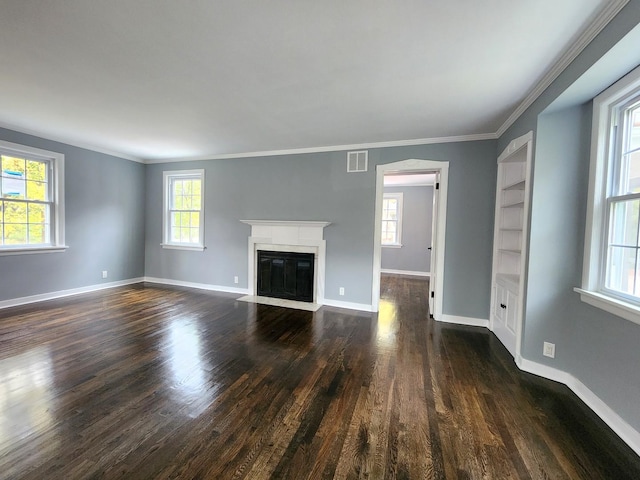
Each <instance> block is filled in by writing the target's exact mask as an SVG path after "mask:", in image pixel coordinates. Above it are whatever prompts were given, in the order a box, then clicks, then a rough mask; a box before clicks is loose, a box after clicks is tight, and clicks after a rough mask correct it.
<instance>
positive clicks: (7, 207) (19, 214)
mask: <svg viewBox="0 0 640 480" xmlns="http://www.w3.org/2000/svg"><path fill="white" fill-rule="evenodd" d="M4 222H5V223H27V204H26V203H22V202H4Z"/></svg>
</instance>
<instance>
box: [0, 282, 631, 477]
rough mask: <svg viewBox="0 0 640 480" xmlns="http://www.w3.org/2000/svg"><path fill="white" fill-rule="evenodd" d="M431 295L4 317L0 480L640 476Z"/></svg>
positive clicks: (618, 446) (150, 300)
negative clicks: (373, 302) (439, 310)
mask: <svg viewBox="0 0 640 480" xmlns="http://www.w3.org/2000/svg"><path fill="white" fill-rule="evenodd" d="M426 291H427V289H426V282H425V281H424V280H420V279H410V278H399V277H383V281H382V297H383V301H382V303H381V311H380V313H379V315H374V314H366V313H358V312H353V311H348V310H341V309H335V308H329V307H323V308H322V309H320V310H319V311H318V312H316V313H309V312H303V311H296V310H288V309H283V308H279V307H268V306H260V305H254V304H247V303H242V302H236V301H235V300H234V298H235V297H234V296H233V295H226V294H216V293H211V292H205V291H198V290H188V289H182V288H170V287H161V286H156V285H150V284H140V285H136V286H131V287H123V288H117V289H112V290H108V291H103V292H97V293H93V294H86V295H81V296H75V297H70V298H67V299H61V300H56V301H49V302H43V303H38V304H33V305H27V306H22V307H16V308H11V309H5V310H0V408H1V412H2V418H1V420H0V477H1V478H7V479H9V478H11V479H49V478H52V479H80V478H82V479H85V478H108V479H111V478H126V479H151V478H158V479H163V478H180V479H183V478H184V479H189V478H198V479H240V478H246V479H252V480H254V479H268V478H274V479H281V478H282V479H285V478H287V479H296V480H298V479H304V478H345V479H356V478H369V479H383V478H398V479H421V478H448V479H479V478H489V479H506V478H526V479H528V478H531V479H538V478H554V479H555V478H571V479H574V478H583V479H600V478H606V479H625V478H628V479H638V478H640V458H639V457H637V456H636V455H635V454H634V453H633V452H632V451H631V450H630V449H629V448H628V447H627V446H626V445H624V444H623V443H622V442H621V441H620V440H619V439H618V438H617V437H616V436H615V435H614V434H613V433H612V432H611V431H610V430H609V429H608V428H607V427H606V426H605V425H604V424H603V423H602V422H601V421H600V420H599V419H598V418H597V417H596V416H595V415H594V414H593V413H592V412H591V411H590V410H588V409H587V408H586V407H585V406H584V405H583V404H582V403H581V402H580V401H579V400H577V398H576V397H575V396H574V395H573V394H572V393H571V392H569V390H568V389H566V388H565V387H563V386H560V385H557V384H554V383H553V382H549V381H546V380H543V379H540V378H537V377H534V376H532V375H528V374H524V373H522V372H520V371H518V369H517V368H516V367H515V365H514V363H513V360H512V359H511V358H510V356H509V355H508V353H507V352H506V350H505V349H504V348H503V347H502V345H501V344H500V343H499V342H498V341H497V339H496V338H495V337H494V336H493V335H492V334H490V333H489V332H488V331H486V330H484V329H480V328H472V327H460V326H454V325H447V324H439V323H436V322H434V321H432V320H428V318H427V317H428V315H427V305H426Z"/></svg>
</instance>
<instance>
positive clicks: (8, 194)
mask: <svg viewBox="0 0 640 480" xmlns="http://www.w3.org/2000/svg"><path fill="white" fill-rule="evenodd" d="M25 192H26V185H25V161H24V159H23V158H15V157H8V156H5V155H3V156H2V196H3V197H4V198H24V197H25Z"/></svg>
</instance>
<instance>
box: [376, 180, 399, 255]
mask: <svg viewBox="0 0 640 480" xmlns="http://www.w3.org/2000/svg"><path fill="white" fill-rule="evenodd" d="M388 198H395V199H396V200H398V221H397V222H396V224H397V233H398V234H397V235H396V242H394V243H382V242H381V245H382V247H384V248H402V217H403V216H404V210H403V199H404V194H403V193H402V192H388V193H384V195H383V197H382V199H383V201H384V200H386V199H388ZM383 221H384V219H383Z"/></svg>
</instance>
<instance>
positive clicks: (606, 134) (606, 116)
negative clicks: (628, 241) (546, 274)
mask: <svg viewBox="0 0 640 480" xmlns="http://www.w3.org/2000/svg"><path fill="white" fill-rule="evenodd" d="M638 93H640V67H638V68H636V69H635V70H633V71H631V72H630V73H629V74H627V75H626V76H625V77H623V78H622V79H621V80H619V81H617V82H616V83H615V84H613V85H612V86H611V87H609V88H608V89H606V90H605V91H604V92H602V93H601V94H600V95H598V96H597V97H596V98H595V99H594V100H593V124H592V128H591V162H590V165H589V196H588V202H587V219H586V229H585V242H584V261H583V270H582V285H581V287H580V288H575V289H574V290H575V291H576V292H578V293H579V294H580V299H581V300H582V301H583V302H585V303H587V304H589V305H592V306H594V307H597V308H600V309H602V310H604V311H606V312H609V313H611V314H613V315H616V316H618V317H621V318H624V319H626V320H629V321H631V322H634V323H637V324H640V305H638V304H635V303H632V302H629V301H625V300H624V299H622V298H619V297H616V296H613V295H611V294H610V293H609V292H607V291H606V290H604V288H603V276H604V261H603V258H602V255H604V253H603V252H604V251H605V246H606V239H607V232H606V227H607V225H606V218H607V193H608V191H607V190H608V188H607V187H608V183H609V178H610V171H609V167H610V165H609V161H608V155H609V152H610V149H611V148H612V146H611V142H612V141H613V139H612V138H611V125H612V122H613V121H614V118H613V116H614V115H615V112H614V110H615V108H616V107H617V106H618V105H619V104H621V103H624V100H625V99H626V98H629V97H631V96H633V95H635V94H638Z"/></svg>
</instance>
